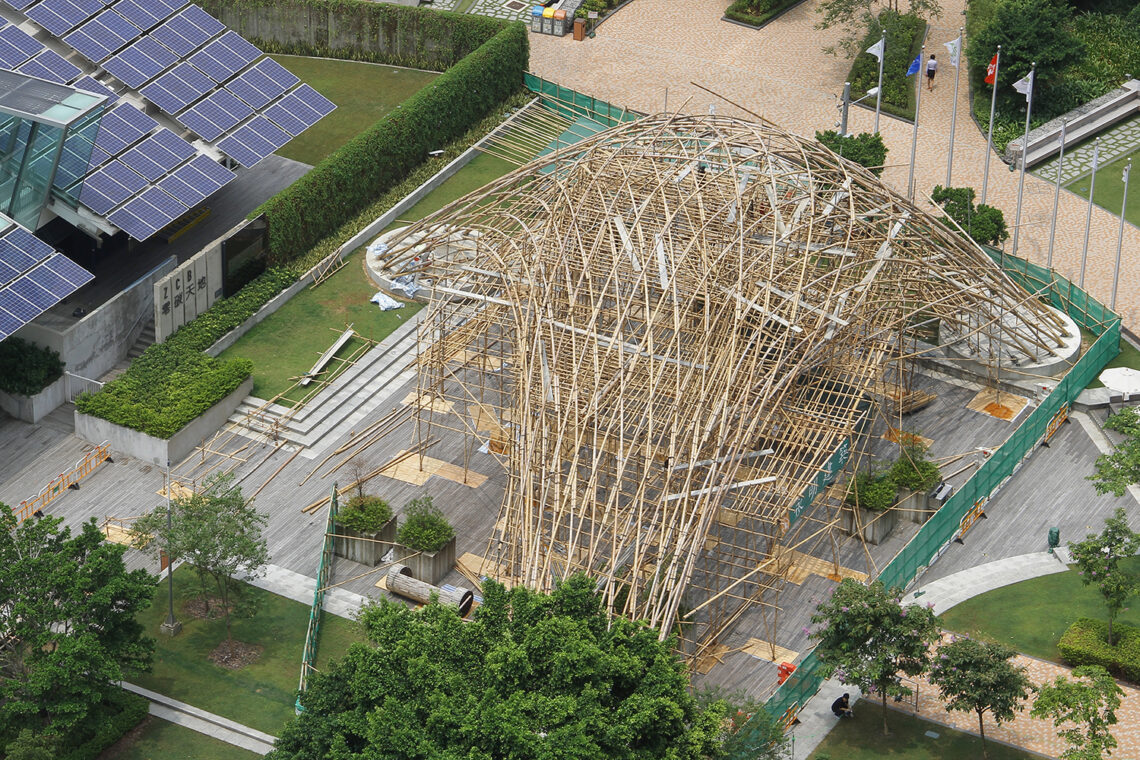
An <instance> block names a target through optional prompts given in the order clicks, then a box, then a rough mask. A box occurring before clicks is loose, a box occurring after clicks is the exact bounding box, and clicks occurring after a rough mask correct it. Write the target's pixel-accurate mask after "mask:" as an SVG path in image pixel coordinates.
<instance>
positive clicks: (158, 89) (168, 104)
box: [139, 62, 214, 114]
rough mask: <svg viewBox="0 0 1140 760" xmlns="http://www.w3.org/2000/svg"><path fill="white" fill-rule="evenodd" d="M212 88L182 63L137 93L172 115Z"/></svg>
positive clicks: (211, 84) (205, 80)
mask: <svg viewBox="0 0 1140 760" xmlns="http://www.w3.org/2000/svg"><path fill="white" fill-rule="evenodd" d="M213 88H214V83H213V82H212V81H211V80H210V78H209V77H207V76H206V75H205V74H203V73H202V72H200V71H198V69H196V68H194V67H193V66H191V65H190V64H189V63H186V62H182V63H180V64H178V65H177V66H175V67H174V68H173V69H171V70H170V71H168V72H167V73H166V74H163V75H162V76H160V77H159V78H158V79H156V80H154V81H153V82H151V83H150V84H148V85H146V86H145V87H142V88H141V89H140V90H139V92H141V93H142V94H143V95H144V96H146V97H147V98H148V99H149V100H150V101H151V102H152V103H154V104H155V105H156V106H158V107H159V108H161V109H162V110H163V111H166V112H167V113H170V114H174V113H178V112H179V111H181V110H182V109H183V108H185V107H186V106H188V105H190V104H191V103H193V102H194V101H195V100H197V99H198V98H200V97H202V96H203V95H205V94H206V93H207V92H209V91H210V90H212V89H213Z"/></svg>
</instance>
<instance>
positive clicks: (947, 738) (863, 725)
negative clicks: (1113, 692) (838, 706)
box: [808, 700, 1041, 760]
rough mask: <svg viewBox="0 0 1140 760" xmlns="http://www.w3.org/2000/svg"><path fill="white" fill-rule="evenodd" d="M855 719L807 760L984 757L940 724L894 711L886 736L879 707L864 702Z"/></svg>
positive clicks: (972, 740)
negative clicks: (928, 733) (889, 732)
mask: <svg viewBox="0 0 1140 760" xmlns="http://www.w3.org/2000/svg"><path fill="white" fill-rule="evenodd" d="M855 716H856V717H855V718H852V719H850V720H848V719H844V720H840V721H838V722H837V724H836V726H835V728H833V729H832V730H831V732H830V733H829V734H828V735H827V738H826V739H824V740H823V743H822V744H820V745H819V747H817V748H816V750H815V752H813V753H812V754H810V755H808V760H883V758H899V760H902V759H903V758H905V760H977V758H980V757H981V756H982V740H981V738H979V737H977V736H973V735H972V734H965V733H962V732H961V731H955V730H954V729H952V728H947V727H946V726H943V725H942V724H940V723H931V722H929V721H925V720H919V719H918V718H914V717H912V716H910V715H907V714H906V713H901V712H897V711H895V710H891V711H890V713H889V714H888V715H887V723H888V725H889V726H890V729H891V735H890V736H883V721H882V717H881V716H882V711H881V708H880V707H877V706H872V705H870V704H868V702H867V701H866V700H861V701H859V702H858V703H856V705H855ZM927 731H931V732H933V733H936V734H938V738H934V737H931V736H927V735H926V732H927ZM986 748H987V750H988V751H989V756H990V760H1027V759H1028V758H1033V759H1034V760H1036V759H1037V758H1040V757H1041V756H1040V755H1034V754H1031V753H1029V752H1023V751H1021V750H1018V749H1014V748H1012V747H1007V746H1005V745H1004V744H997V743H995V742H992V741H990V742H986Z"/></svg>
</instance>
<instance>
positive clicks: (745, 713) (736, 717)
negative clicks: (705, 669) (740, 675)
mask: <svg viewBox="0 0 1140 760" xmlns="http://www.w3.org/2000/svg"><path fill="white" fill-rule="evenodd" d="M694 696H695V697H696V699H697V706H698V707H699V708H700V709H701V710H707V709H709V708H713V709H720V708H719V707H718V706H717V703H718V702H721V703H723V704H724V706H725V707H726V708H727V709H726V713H727V715H728V724H729V728H728V733H727V735H726V738H725V740H724V745H723V746H722V747H721V751H722V754H723V756H724V757H747V758H748V759H749V760H783V759H784V758H785V757H787V755H786V754H785V750H786V749H787V746H788V736H787V734H785V733H784V727H783V726H781V725H780V723H779V721H777V720H776V719H775V718H774V717H773V716H772V714H771V713H769V712H768V711H767V710H766V709H765V708H764V703H763V702H761V701H760V700H757V699H756V698H755V697H750V696H748V695H746V694H744V693H743V692H729V691H726V690H725V689H723V688H722V687H720V686H713V687H709V688H705V689H701V690H699V691H697V692H696V693H695V694H694Z"/></svg>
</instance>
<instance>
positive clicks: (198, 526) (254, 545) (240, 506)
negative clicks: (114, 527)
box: [132, 474, 269, 642]
mask: <svg viewBox="0 0 1140 760" xmlns="http://www.w3.org/2000/svg"><path fill="white" fill-rule="evenodd" d="M170 510H171V513H170V521H169V523H170V527H167V522H168V521H167V515H166V507H160V508H159V509H156V510H154V511H153V512H151V513H150V514H146V515H143V516H142V517H140V518H139V519H138V520H136V521H135V524H134V526H133V527H132V532H133V534H134V544H135V546H136V547H138V548H139V549H142V550H143V551H145V552H147V553H148V554H150V555H151V556H152V557H155V556H157V555H158V554H159V553H160V552H161V551H167V552H168V553H169V554H170V559H171V562H176V561H178V560H183V559H184V560H186V561H187V562H190V563H191V564H192V565H194V569H195V570H196V571H197V573H198V578H199V581H200V582H202V584H203V596H204V597H205V601H206V605H207V610H208V609H209V597H208V594H207V593H206V589H207V588H208V581H211V580H212V581H213V585H214V587H215V588H216V589H217V592H218V597H219V600H220V601H221V605H222V614H223V615H224V616H225V621H226V641H227V642H231V641H232V640H233V635H232V633H231V630H230V612H231V609H230V608H231V595H232V592H233V589H234V579H233V576H235V575H237V574H238V573H246V574H251V573H256V572H257V571H258V569H259V568H260V567H261V566H262V565H264V564H265V563H266V562H268V561H269V549H268V548H267V547H266V544H265V538H264V537H263V536H262V535H261V529H262V528H263V527H265V523H266V522H267V521H268V519H269V517H268V515H265V514H263V513H261V512H258V511H256V510H255V509H254V508H253V506H252V504H246V501H245V498H244V497H243V496H242V493H241V488H240V487H238V486H235V485H233V476H232V475H228V474H227V475H219V476H216V477H213V478H210V479H209V480H207V481H206V483H205V485H204V488H203V490H202V492H201V493H194V494H191V495H190V496H188V497H180V498H178V499H174V500H173V501H171V503H170Z"/></svg>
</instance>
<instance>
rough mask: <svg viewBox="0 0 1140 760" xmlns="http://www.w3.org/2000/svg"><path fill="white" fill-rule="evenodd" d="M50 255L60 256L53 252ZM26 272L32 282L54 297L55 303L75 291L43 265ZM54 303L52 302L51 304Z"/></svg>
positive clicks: (69, 284)
mask: <svg viewBox="0 0 1140 760" xmlns="http://www.w3.org/2000/svg"><path fill="white" fill-rule="evenodd" d="M52 256H53V258H54V257H56V256H60V254H58V253H54V254H52ZM28 274H29V276H30V277H31V278H32V281H33V282H35V283H36V284H37V285H39V286H40V287H42V288H43V289H44V290H46V291H47V292H49V293H51V294H52V295H53V296H55V297H56V303H59V301H60V300H62V299H64V298H67V297H68V296H69V295H71V294H72V293H74V292H75V286H74V285H72V284H71V283H70V282H68V281H67V280H65V279H63V278H62V277H60V276H59V275H58V274H56V273H55V272H53V271H52V270H50V269H48V268H47V266H45V265H40V266H38V267H36V268H35V269H33V270H32V271H31V272H29V273H28ZM54 305H55V304H54V303H53V304H52V306H54Z"/></svg>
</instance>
